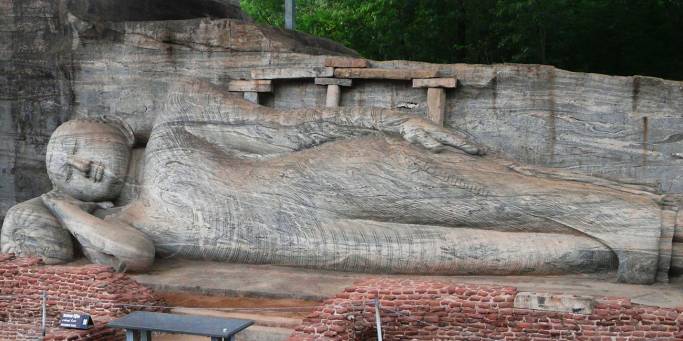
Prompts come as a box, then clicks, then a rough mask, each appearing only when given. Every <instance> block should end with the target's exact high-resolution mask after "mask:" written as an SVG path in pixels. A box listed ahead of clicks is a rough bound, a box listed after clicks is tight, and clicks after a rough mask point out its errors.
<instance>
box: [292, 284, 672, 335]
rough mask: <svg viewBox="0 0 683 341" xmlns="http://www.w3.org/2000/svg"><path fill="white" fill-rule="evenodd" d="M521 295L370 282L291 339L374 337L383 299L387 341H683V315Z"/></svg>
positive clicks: (622, 301) (614, 302)
mask: <svg viewBox="0 0 683 341" xmlns="http://www.w3.org/2000/svg"><path fill="white" fill-rule="evenodd" d="M517 294H518V291H517V289H516V288H514V287H501V286H483V285H451V284H446V283H439V282H429V281H412V280H388V279H371V280H366V281H362V282H357V283H356V285H355V286H354V287H352V288H348V289H346V290H345V291H344V292H343V293H340V294H338V295H336V297H335V298H332V299H329V300H326V301H325V302H324V303H323V305H322V306H320V307H319V308H318V309H317V310H316V311H314V312H313V313H312V314H311V315H309V316H308V317H307V318H306V319H305V320H304V323H303V324H302V325H301V326H299V327H297V328H296V331H295V332H294V333H293V334H292V336H291V337H290V338H289V341H301V340H366V339H369V338H372V337H373V336H374V335H376V330H375V327H374V326H375V306H374V298H375V297H377V296H379V300H380V306H381V307H382V309H381V317H382V328H383V332H384V339H385V340H480V341H484V340H598V341H600V340H609V341H612V340H614V341H627V340H628V341H645V340H683V332H682V329H681V323H682V322H683V314H681V312H682V311H683V309H669V308H659V307H651V306H644V305H638V304H632V303H631V301H630V300H629V299H626V298H619V297H601V298H596V299H595V306H594V307H593V311H592V313H591V314H588V315H582V314H574V313H567V312H553V311H541V310H529V309H519V308H515V307H514V301H515V297H516V295H517Z"/></svg>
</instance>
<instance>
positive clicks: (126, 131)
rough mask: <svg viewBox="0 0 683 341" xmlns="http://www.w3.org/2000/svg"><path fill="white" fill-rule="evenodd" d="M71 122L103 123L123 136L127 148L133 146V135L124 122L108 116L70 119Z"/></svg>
mask: <svg viewBox="0 0 683 341" xmlns="http://www.w3.org/2000/svg"><path fill="white" fill-rule="evenodd" d="M71 121H76V122H89V123H104V124H108V125H111V126H114V127H116V128H117V129H118V130H119V131H120V132H121V134H122V135H123V136H125V138H126V141H127V142H128V146H129V147H132V146H133V145H134V144H135V134H134V133H133V128H131V127H130V125H128V123H126V122H125V121H123V120H121V119H119V118H116V117H108V116H94V117H78V118H74V119H71Z"/></svg>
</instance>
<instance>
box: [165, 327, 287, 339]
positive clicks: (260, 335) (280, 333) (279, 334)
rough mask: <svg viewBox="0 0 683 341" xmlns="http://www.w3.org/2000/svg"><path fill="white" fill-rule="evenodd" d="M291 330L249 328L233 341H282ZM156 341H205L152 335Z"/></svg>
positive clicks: (178, 335)
mask: <svg viewBox="0 0 683 341" xmlns="http://www.w3.org/2000/svg"><path fill="white" fill-rule="evenodd" d="M293 331H294V330H293V329H287V328H274V327H264V326H251V327H249V328H247V329H245V330H243V331H241V332H239V333H238V334H237V335H235V341H284V340H287V338H288V337H289V335H291V334H292V332H293ZM153 340H156V341H207V340H208V338H207V337H206V336H193V335H183V334H154V336H153Z"/></svg>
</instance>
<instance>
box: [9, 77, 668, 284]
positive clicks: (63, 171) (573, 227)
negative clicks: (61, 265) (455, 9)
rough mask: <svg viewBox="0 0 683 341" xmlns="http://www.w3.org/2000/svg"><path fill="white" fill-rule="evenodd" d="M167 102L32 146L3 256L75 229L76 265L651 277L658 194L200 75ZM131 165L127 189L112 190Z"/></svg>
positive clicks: (448, 135) (413, 126)
mask: <svg viewBox="0 0 683 341" xmlns="http://www.w3.org/2000/svg"><path fill="white" fill-rule="evenodd" d="M167 103H168V104H167V106H166V108H165V111H164V113H163V114H159V115H158V116H157V117H156V118H155V120H154V124H153V125H152V129H151V132H147V133H141V132H138V131H135V129H133V128H131V125H129V124H127V123H126V122H124V121H121V120H117V119H107V118H102V119H83V118H81V119H74V120H71V121H67V122H65V123H64V124H62V125H61V126H60V127H59V128H58V129H57V130H56V131H55V132H54V134H53V135H52V136H51V138H50V141H49V145H48V149H47V156H46V162H47V171H48V175H49V177H50V179H51V181H52V183H53V185H54V190H53V191H51V192H49V193H47V194H44V195H43V196H42V197H40V198H36V199H33V200H30V201H28V202H25V203H21V204H18V205H16V206H15V207H14V208H12V209H11V210H10V212H9V213H8V215H7V218H6V219H5V222H4V226H3V229H2V237H1V241H0V242H1V243H2V251H3V252H15V253H19V254H33V255H38V256H41V257H43V258H44V259H45V260H46V261H47V262H52V263H57V262H63V261H68V260H70V259H71V258H72V257H73V254H74V245H73V241H72V236H73V237H75V239H74V240H76V241H77V242H78V244H80V246H81V249H82V251H83V253H84V254H85V255H86V256H87V257H88V258H89V259H90V260H91V261H94V262H97V263H102V264H109V265H112V266H114V267H116V268H118V269H119V270H122V271H123V270H126V271H145V270H147V269H149V268H150V266H151V265H152V264H153V262H154V258H155V256H156V257H171V256H177V257H188V258H195V259H208V260H215V261H224V262H235V263H253V264H275V265H287V266H300V267H309V268H318V269H330V270H339V271H361V272H382V273H406V274H500V275H504V274H565V273H584V272H596V271H604V270H617V278H618V280H620V281H623V282H629V283H652V282H653V281H654V280H655V275H656V273H657V270H658V259H659V241H660V234H661V230H662V219H661V212H662V210H661V207H660V206H659V204H658V202H657V200H658V199H659V197H658V196H657V195H654V194H651V193H648V192H644V191H640V190H638V189H634V188H632V187H629V186H627V185H620V184H616V183H612V182H608V181H606V180H600V179H593V178H590V177H588V176H576V177H574V178H569V177H562V176H555V175H553V171H551V170H547V172H546V171H545V170H542V169H538V168H529V167H527V168H525V167H520V166H516V165H515V164H514V163H512V162H510V161H506V160H505V159H504V158H502V157H500V156H496V155H495V154H494V153H486V152H485V151H484V147H482V146H480V145H479V144H477V143H475V142H473V141H471V139H470V138H468V136H467V135H466V134H464V133H461V132H458V131H457V130H456V129H451V128H444V127H441V126H438V125H435V124H433V123H431V122H430V121H428V120H426V119H424V118H422V117H419V116H416V115H409V114H404V113H401V112H397V111H392V110H388V109H378V108H370V107H353V108H352V107H341V108H311V109H297V110H289V111H282V110H276V109H273V108H270V107H265V106H260V105H257V104H253V103H251V102H248V101H244V100H242V99H238V98H233V97H231V96H230V95H226V94H225V93H223V92H221V91H219V90H215V89H213V88H211V87H209V86H205V85H202V84H199V83H193V84H184V85H179V86H178V88H177V89H175V90H172V91H171V92H170V95H169V98H168V100H167ZM456 128H457V127H456ZM141 134H143V135H145V137H144V139H145V140H146V141H145V142H146V145H145V148H144V151H143V152H142V153H141V154H140V155H141V157H136V156H135V155H137V154H136V153H134V152H133V147H134V146H136V145H140V141H139V140H140V138H139V136H140V135H141ZM136 140H138V141H136ZM136 150H137V149H136ZM135 174H140V177H139V178H137V179H135V181H137V183H139V186H140V187H139V188H138V189H137V192H136V193H137V195H135V196H134V197H133V198H126V200H123V199H122V197H123V194H122V193H123V192H124V190H123V188H124V187H125V184H126V182H127V181H129V180H130V178H132V177H135ZM126 197H128V196H126ZM114 203H115V204H114Z"/></svg>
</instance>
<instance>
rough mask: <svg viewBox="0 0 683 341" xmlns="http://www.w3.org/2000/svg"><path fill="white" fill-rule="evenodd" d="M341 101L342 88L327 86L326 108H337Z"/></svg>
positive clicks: (332, 85) (334, 85)
mask: <svg viewBox="0 0 683 341" xmlns="http://www.w3.org/2000/svg"><path fill="white" fill-rule="evenodd" d="M340 101H341V87H340V86H339V85H336V84H330V85H328V86H327V97H325V106H326V107H328V108H336V107H338V106H339V102H340Z"/></svg>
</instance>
